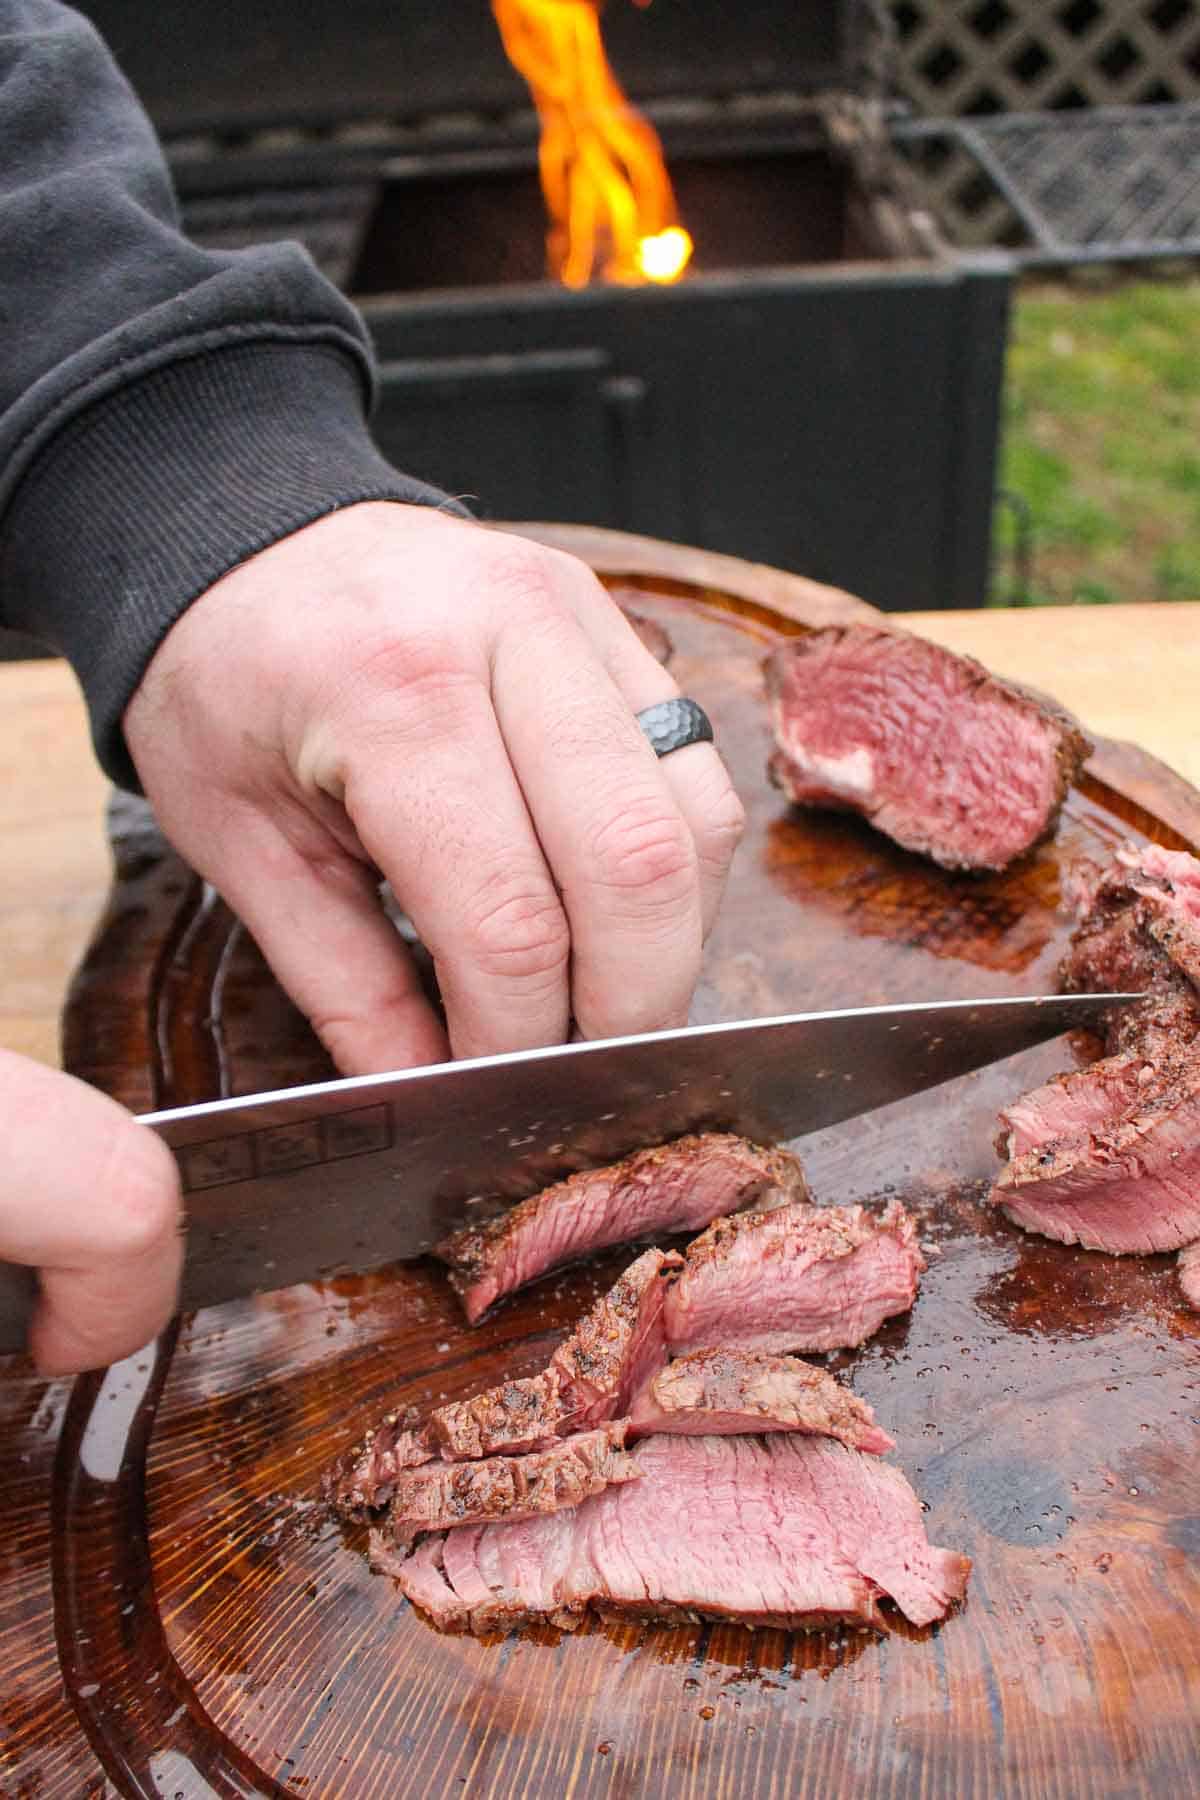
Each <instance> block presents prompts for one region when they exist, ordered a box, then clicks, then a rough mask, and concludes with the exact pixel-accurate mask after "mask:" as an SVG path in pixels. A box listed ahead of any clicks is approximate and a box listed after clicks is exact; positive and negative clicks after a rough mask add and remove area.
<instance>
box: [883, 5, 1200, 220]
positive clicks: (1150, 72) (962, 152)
mask: <svg viewBox="0 0 1200 1800" xmlns="http://www.w3.org/2000/svg"><path fill="white" fill-rule="evenodd" d="M888 5H889V10H890V13H891V18H892V23H893V27H894V39H895V77H894V79H895V87H896V91H897V93H898V95H899V97H900V98H901V99H902V100H904V101H906V102H907V103H908V105H909V106H910V107H911V109H912V111H913V112H914V113H915V114H916V115H917V116H918V117H919V118H925V119H931V120H934V119H944V120H947V121H948V120H950V119H954V118H960V117H963V116H967V117H969V118H970V119H971V123H972V129H973V130H974V129H976V128H978V129H979V131H980V132H981V136H980V137H979V138H978V140H977V141H976V142H973V143H968V142H967V141H966V137H965V134H963V133H961V132H958V131H955V130H947V131H943V132H932V131H931V132H926V133H920V132H912V133H908V134H902V135H901V137H900V138H899V139H898V145H899V147H900V148H901V149H903V151H904V152H905V154H906V156H907V158H908V160H909V162H910V164H911V170H912V175H913V178H914V181H915V183H916V185H917V188H918V190H919V191H920V193H921V197H922V199H923V201H924V203H925V205H926V206H927V207H928V208H929V210H930V211H931V212H932V213H933V214H934V215H935V217H936V218H938V220H939V221H940V223H941V225H942V229H943V231H944V232H945V234H946V236H947V237H948V238H950V239H951V241H952V242H954V243H957V244H959V245H960V246H962V247H964V248H975V247H978V246H981V245H985V244H1000V245H1004V246H1006V247H1009V248H1016V247H1019V246H1022V245H1025V244H1028V243H1029V241H1030V238H1031V236H1032V238H1033V241H1034V242H1035V243H1037V242H1038V241H1039V239H1038V233H1037V232H1036V231H1033V230H1032V229H1031V226H1030V223H1029V220H1028V218H1027V217H1026V216H1025V213H1024V209H1023V208H1021V207H1014V205H1013V203H1012V200H1013V194H1012V192H1010V190H1009V187H1008V186H1007V184H1006V183H1005V182H1003V181H1001V182H1000V183H999V184H997V183H996V182H995V181H994V180H993V179H992V178H991V176H990V174H989V170H990V168H991V166H992V159H991V156H990V154H989V152H988V150H987V148H986V146H987V144H988V142H989V139H990V135H991V129H992V128H991V124H990V121H991V120H999V119H1000V118H1001V117H1002V116H1004V115H1006V114H1012V113H1018V114H1022V115H1024V114H1028V113H1031V112H1033V111H1035V110H1042V109H1044V110H1046V111H1053V112H1056V113H1063V114H1065V115H1067V116H1069V117H1070V118H1072V119H1075V120H1079V119H1080V118H1081V116H1082V114H1083V113H1084V112H1086V110H1087V109H1089V108H1099V107H1104V108H1113V107H1117V106H1120V107H1131V106H1133V107H1152V108H1154V109H1156V111H1157V112H1158V116H1159V120H1160V124H1165V121H1166V111H1165V109H1167V108H1168V107H1169V105H1170V103H1172V102H1184V103H1186V102H1191V101H1195V100H1200V0H888ZM981 121H987V122H988V123H987V125H986V129H985V128H984V126H982V125H981V123H980V122H981ZM1018 135H1020V134H1018ZM1072 141H1073V140H1072V139H1071V137H1070V136H1069V134H1067V135H1063V136H1062V137H1060V138H1058V139H1057V140H1056V147H1057V148H1061V151H1062V154H1063V155H1064V157H1066V158H1067V159H1069V158H1070V157H1071V156H1072V155H1073V154H1076V153H1083V154H1090V153H1091V151H1092V149H1093V148H1094V145H1093V143H1091V142H1087V141H1085V140H1084V139H1083V138H1079V139H1075V140H1074V143H1075V146H1076V149H1075V150H1073V149H1072V148H1071V145H1072ZM981 146H982V147H983V154H982V155H981V154H980V149H981ZM1014 146H1015V140H1014V141H1012V142H1006V143H1005V145H1004V146H1003V147H1002V148H1001V149H1000V150H998V152H997V155H998V156H999V157H1000V158H1001V159H1002V160H1003V159H1004V158H1005V157H1006V156H1007V154H1008V151H1009V149H1013V152H1014V154H1015V147H1014ZM1148 151H1149V141H1148V139H1147V138H1146V137H1145V136H1142V137H1141V139H1140V145H1139V147H1138V148H1137V149H1136V151H1134V152H1133V156H1134V160H1138V159H1140V158H1142V157H1144V156H1145V155H1146V154H1147V153H1148ZM1106 154H1107V153H1106V152H1105V151H1104V150H1101V151H1099V152H1098V155H1099V157H1100V162H1099V172H1100V173H1101V174H1103V172H1104V162H1105V158H1106ZM1171 154H1172V152H1171V148H1170V145H1169V144H1168V143H1167V142H1166V141H1165V139H1164V143H1163V149H1162V155H1163V158H1164V160H1165V161H1167V162H1169V160H1170V157H1171ZM1113 155H1114V157H1115V158H1116V160H1117V161H1119V162H1122V163H1123V162H1124V161H1125V160H1126V149H1125V148H1119V149H1117V150H1115V151H1114V152H1113ZM1021 185H1022V187H1024V186H1025V181H1024V175H1022V183H1021ZM1066 235H1067V237H1068V239H1070V234H1069V233H1067V234H1066ZM1124 235H1125V236H1126V237H1127V236H1128V234H1127V233H1126V234H1124ZM1073 241H1079V240H1078V239H1076V240H1073Z"/></svg>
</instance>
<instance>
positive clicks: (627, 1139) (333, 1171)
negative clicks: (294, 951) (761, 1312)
mask: <svg viewBox="0 0 1200 1800" xmlns="http://www.w3.org/2000/svg"><path fill="white" fill-rule="evenodd" d="M1139 998H1141V996H1140V995H1136V994H1071V995H1062V994H1053V995H1039V996H1034V997H1028V998H1027V997H1021V996H1018V997H1006V998H1002V999H991V1000H951V1001H943V1002H920V1003H917V1004H913V1005H899V1006H875V1007H853V1008H849V1009H841V1010H839V1011H835V1012H813V1013H791V1014H787V1015H785V1016H783V1017H779V1018H770V1019H744V1020H739V1021H737V1022H736V1023H733V1024H717V1025H694V1026H688V1027H685V1028H683V1029H680V1030H676V1031H659V1032H652V1033H649V1034H647V1035H646V1036H641V1037H625V1038H609V1039H602V1040H595V1041H592V1042H589V1043H579V1044H560V1045H556V1046H554V1047H552V1048H550V1049H545V1050H527V1051H518V1052H516V1053H514V1054H511V1055H506V1056H488V1057H477V1058H475V1059H473V1060H470V1061H463V1062H456V1063H442V1064H438V1065H436V1066H433V1067H426V1068H419V1069H404V1070H400V1071H398V1072H396V1073H393V1074H385V1075H366V1076H359V1077H355V1078H351V1079H345V1080H337V1081H324V1082H318V1083H315V1084H313V1085H310V1086H306V1087H296V1088H287V1089H283V1090H281V1091H279V1092H277V1093H265V1094H255V1095H252V1096H250V1097H248V1098H246V1099H232V1100H214V1101H209V1102H206V1103H204V1104H201V1105H197V1106H182V1107H175V1108H172V1109H171V1110H169V1111H165V1112H153V1113H144V1114H142V1115H141V1122H142V1123H143V1124H144V1125H146V1126H147V1127H148V1128H149V1129H150V1130H153V1131H157V1132H158V1133H159V1135H160V1136H161V1137H162V1138H163V1139H164V1141H165V1142H166V1143H167V1144H168V1145H169V1146H170V1147H171V1149H172V1150H173V1151H174V1153H175V1156H176V1159H177V1161H178V1163H179V1169H180V1175H181V1178H182V1183H183V1189H184V1196H185V1203H186V1209H187V1256H186V1262H185V1268H184V1275H183V1283H182V1291H181V1299H180V1304H181V1306H182V1307H183V1308H184V1309H185V1310H190V1309H192V1308H196V1307H201V1306H212V1305H215V1304H218V1303H219V1302H222V1301H226V1300H233V1299H237V1298H239V1297H241V1296H244V1295H247V1294H252V1293H256V1292H260V1291H263V1290H270V1289H273V1288H282V1287H290V1286H291V1285H292V1284H293V1283H295V1282H300V1281H314V1280H318V1279H323V1278H328V1277H330V1276H333V1275H338V1274H345V1273H352V1272H361V1271H364V1270H367V1269H371V1268H377V1267H379V1266H380V1265H381V1264H383V1263H388V1262H393V1261H396V1260H399V1259H400V1258H402V1257H410V1256H419V1255H421V1254H422V1253H423V1252H425V1251H427V1250H429V1249H430V1248H431V1247H432V1246H433V1245H434V1244H435V1243H436V1242H437V1240H438V1239H439V1238H440V1237H442V1236H444V1235H445V1233H446V1232H447V1231H449V1230H451V1229H452V1228H453V1227H454V1226H455V1225H458V1224H461V1223H462V1221H463V1219H464V1217H466V1216H469V1213H470V1209H471V1203H472V1201H473V1200H477V1199H478V1198H479V1197H483V1196H489V1197H490V1196H497V1195H499V1196H502V1197H508V1198H512V1199H518V1198H522V1197H523V1196H525V1195H526V1194H530V1193H533V1192H536V1190H537V1189H538V1188H539V1187H543V1186H545V1185H546V1184H547V1183H548V1182H550V1181H553V1180H556V1179H558V1178H560V1177H561V1176H562V1175H563V1174H565V1173H568V1172H570V1171H571V1170H572V1169H576V1168H581V1167H595V1166H597V1165H599V1164H603V1163H605V1162H610V1161H613V1160H614V1159H615V1158H617V1157H619V1156H623V1155H626V1154H627V1153H628V1152H629V1151H631V1150H634V1149H638V1148H640V1147H641V1146H643V1145H646V1144H654V1143H661V1142H663V1141H665V1140H666V1139H668V1138H672V1137H678V1136H680V1135H681V1134H682V1133H684V1132H687V1131H698V1130H719V1131H736V1132H739V1133H741V1134H742V1135H743V1136H745V1137H749V1138H753V1139H755V1140H756V1141H759V1142H764V1143H779V1142H784V1141H787V1140H790V1139H795V1138H798V1137H802V1136H804V1135H807V1134H808V1133H809V1132H813V1131H819V1130H822V1129H824V1128H825V1127H827V1126H830V1125H836V1124H839V1123H840V1122H841V1121H843V1120H845V1119H848V1118H852V1117H854V1116H855V1115H857V1114H859V1113H865V1112H871V1111H873V1110H874V1109H875V1108H876V1107H880V1106H884V1105H887V1104H888V1103H889V1102H891V1101H894V1100H900V1099H903V1098H905V1097H907V1096H909V1095H912V1094H917V1093H920V1092H921V1091H922V1090H924V1089H926V1088H930V1087H934V1086H937V1085H938V1084H940V1083H941V1082H943V1081H948V1080H950V1079H952V1078H953V1077H955V1076H958V1075H963V1074H966V1073H968V1072H969V1071H970V1070H972V1069H977V1068H981V1067H983V1066H984V1065H985V1064H987V1063H991V1062H995V1061H998V1060H999V1059H1000V1058H1002V1057H1006V1056H1011V1055H1013V1054H1015V1053H1016V1052H1017V1051H1020V1050H1026V1049H1029V1048H1031V1047H1032V1046H1033V1045H1035V1044H1039V1043H1043V1042H1045V1041H1047V1040H1048V1039H1050V1038H1054V1037H1057V1036H1059V1035H1060V1034H1061V1033H1063V1032H1065V1031H1074V1030H1087V1029H1089V1028H1093V1027H1095V1026H1097V1025H1098V1024H1099V1023H1100V1021H1101V1018H1102V1016H1103V1015H1104V1014H1105V1013H1106V1012H1107V1011H1108V1010H1109V1009H1110V1008H1111V1007H1113V1006H1117V1005H1121V1004H1123V1003H1125V1002H1128V1001H1131V1000H1136V999H1139ZM33 1295H34V1280H33V1276H32V1272H31V1271H29V1270H26V1269H18V1268H15V1267H13V1266H12V1265H10V1264H4V1263H0V1351H8V1350H16V1349H19V1348H21V1346H22V1345H23V1344H24V1341H25V1330H26V1325H27V1323H28V1318H29V1312H30V1307H31V1305H32V1300H33Z"/></svg>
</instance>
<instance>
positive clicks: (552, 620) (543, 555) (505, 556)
mask: <svg viewBox="0 0 1200 1800" xmlns="http://www.w3.org/2000/svg"><path fill="white" fill-rule="evenodd" d="M574 565H575V559H574V558H573V557H570V556H565V555H563V554H562V553H561V552H560V551H557V550H547V549H543V547H542V546H541V545H540V544H533V543H530V542H528V541H527V540H524V539H515V540H513V541H512V542H511V543H509V544H506V545H504V546H503V548H502V549H501V550H500V551H499V553H496V552H493V554H492V557H491V560H490V563H489V567H488V569H487V581H488V585H489V587H490V589H491V592H492V596H493V599H494V600H495V601H497V602H498V603H499V605H500V607H501V608H502V610H503V614H504V617H505V619H506V621H512V620H513V618H514V617H515V618H517V619H519V620H520V623H521V625H522V627H523V628H527V627H528V626H529V625H530V624H535V625H536V624H538V623H542V624H546V625H554V624H556V623H557V622H558V621H559V620H561V619H562V618H564V617H565V616H566V615H567V614H568V613H569V611H570V601H569V595H570V593H571V592H572V590H573V588H574V587H575V585H576V584H577V583H578V579H579V577H578V575H577V573H576V570H575V566H574Z"/></svg>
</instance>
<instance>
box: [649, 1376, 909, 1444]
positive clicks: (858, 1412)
mask: <svg viewBox="0 0 1200 1800" xmlns="http://www.w3.org/2000/svg"><path fill="white" fill-rule="evenodd" d="M629 1429H630V1431H631V1432H634V1433H636V1435H637V1436H639V1437H644V1436H647V1435H649V1433H651V1432H656V1431H660V1432H661V1431H669V1432H685V1433H688V1434H689V1435H691V1436H720V1437H733V1436H737V1435H746V1434H748V1433H753V1432H760V1431H811V1432H817V1433H818V1434H820V1435H822V1436H824V1437H832V1438H837V1439H838V1440H839V1442H840V1443H843V1444H846V1445H848V1446H849V1448H850V1449H851V1450H866V1451H868V1452H869V1453H870V1454H871V1455H872V1456H882V1455H883V1454H884V1452H885V1451H887V1450H894V1449H895V1447H896V1446H895V1442H894V1440H893V1439H892V1438H890V1437H889V1436H888V1434H887V1432H886V1431H883V1430H881V1429H880V1427H879V1426H878V1425H876V1423H875V1415H874V1413H873V1412H872V1411H871V1408H870V1407H869V1406H868V1405H867V1403H866V1401H865V1400H860V1399H859V1398H858V1396H857V1395H856V1394H852V1393H851V1392H850V1390H849V1388H846V1387H843V1386H842V1384H841V1382H840V1381H836V1380H835V1379H834V1377H833V1376H832V1375H830V1374H829V1373H828V1372H827V1371H826V1370H825V1369H817V1368H814V1367H813V1365H812V1363H806V1362H802V1361H801V1360H800V1358H799V1357H796V1356H764V1355H762V1354H761V1353H760V1352H759V1351H755V1350H699V1351H697V1352H695V1353H694V1354H693V1355H691V1356H681V1357H680V1358H679V1359H678V1361H676V1362H673V1363H670V1364H668V1366H667V1367H666V1368H665V1369H663V1370H661V1371H660V1373H659V1374H658V1375H656V1376H655V1377H654V1380H653V1381H652V1382H650V1384H649V1385H648V1386H647V1387H645V1388H643V1389H642V1391H641V1393H640V1394H638V1396H637V1398H636V1399H635V1400H634V1403H633V1408H632V1411H631V1413H630V1417H629Z"/></svg>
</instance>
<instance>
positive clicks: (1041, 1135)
mask: <svg viewBox="0 0 1200 1800" xmlns="http://www.w3.org/2000/svg"><path fill="white" fill-rule="evenodd" d="M1076 887H1077V898H1078V903H1079V904H1080V905H1081V906H1082V908H1083V912H1084V916H1083V918H1082V921H1081V923H1080V925H1079V927H1078V929H1077V931H1076V932H1075V935H1074V937H1073V938H1072V940H1071V945H1070V948H1069V949H1068V952H1067V955H1066V958H1065V960H1064V962H1063V965H1062V968H1061V970H1060V979H1061V985H1062V986H1063V987H1064V988H1065V989H1066V990H1067V991H1068V992H1088V991H1103V990H1104V989H1105V988H1112V989H1114V990H1118V989H1124V990H1126V991H1129V990H1133V991H1139V990H1140V991H1145V993H1146V995H1147V998H1146V999H1145V1000H1144V1001H1141V1002H1139V1003H1138V1004H1136V1005H1134V1006H1127V1007H1122V1008H1114V1010H1113V1012H1112V1014H1111V1015H1110V1018H1109V1021H1108V1025H1107V1030H1106V1033H1105V1049H1106V1051H1107V1054H1106V1055H1105V1056H1103V1057H1101V1059H1100V1060H1099V1061H1097V1062H1093V1063H1091V1064H1089V1065H1088V1066H1087V1067H1085V1068H1081V1069H1075V1070H1072V1071H1071V1072H1070V1073H1069V1074H1066V1075H1059V1076H1057V1077H1055V1078H1054V1079H1053V1080H1051V1081H1048V1082H1046V1083H1044V1085H1043V1086H1042V1087H1040V1088H1035V1089H1034V1091H1033V1092H1032V1093H1029V1094H1025V1095H1024V1096H1023V1097H1022V1098H1021V1099H1019V1100H1017V1101H1015V1102H1014V1103H1013V1104H1012V1105H1011V1106H1009V1107H1007V1108H1006V1109H1005V1111H1004V1112H1002V1113H1001V1115H1000V1131H999V1135H998V1137H997V1140H996V1147H997V1149H998V1151H999V1153H1000V1155H1001V1156H1002V1157H1004V1158H1005V1159H1006V1162H1007V1166H1006V1167H1005V1168H1004V1170H1003V1171H1002V1172H1001V1174H1000V1175H999V1177H998V1178H997V1180H996V1182H995V1184H994V1185H993V1188H992V1192H991V1196H990V1197H991V1199H992V1201H993V1202H994V1203H995V1204H996V1205H999V1206H1002V1207H1003V1209H1004V1211H1005V1212H1006V1213H1007V1214H1008V1216H1009V1217H1010V1218H1011V1219H1012V1220H1013V1221H1014V1222H1015V1223H1016V1224H1018V1225H1020V1226H1022V1227H1023V1228H1024V1229H1025V1230H1026V1231H1035V1232H1038V1233H1040V1234H1041V1235H1042V1236H1043V1237H1050V1238H1056V1239H1057V1240H1058V1241H1059V1242H1061V1243H1067V1244H1082V1245H1083V1246H1084V1247H1085V1248H1087V1249H1092V1250H1107V1251H1109V1252H1111V1253H1113V1254H1123V1253H1130V1252H1137V1251H1153V1250H1177V1249H1179V1248H1180V1247H1181V1246H1182V1245H1185V1244H1188V1243H1190V1242H1191V1241H1192V1240H1193V1239H1195V1238H1200V990H1198V988H1197V985H1196V984H1197V980H1198V979H1200V862H1198V861H1197V860H1196V858H1195V857H1192V856H1189V855H1187V854H1186V853H1185V852H1182V851H1172V850H1163V849H1160V848H1159V847H1158V846H1157V845H1148V846H1145V847H1143V848H1141V849H1137V848H1134V847H1133V846H1127V847H1126V848H1125V849H1123V850H1121V851H1119V852H1118V853H1117V856H1116V859H1115V860H1114V862H1113V863H1112V865H1111V866H1110V867H1109V868H1108V869H1106V870H1104V871H1103V872H1102V873H1100V874H1099V875H1098V876H1093V877H1092V878H1089V879H1086V880H1080V881H1078V882H1077V883H1076Z"/></svg>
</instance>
